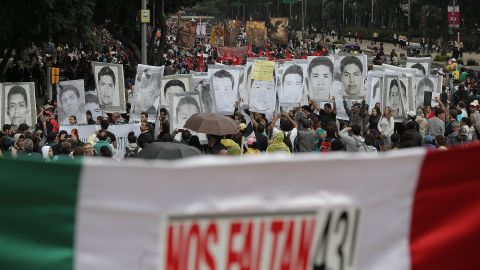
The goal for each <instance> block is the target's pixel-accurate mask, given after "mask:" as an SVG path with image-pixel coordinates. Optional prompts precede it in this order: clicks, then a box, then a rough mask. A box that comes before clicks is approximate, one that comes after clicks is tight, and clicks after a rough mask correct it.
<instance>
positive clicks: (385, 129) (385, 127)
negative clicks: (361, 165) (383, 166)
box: [377, 106, 395, 146]
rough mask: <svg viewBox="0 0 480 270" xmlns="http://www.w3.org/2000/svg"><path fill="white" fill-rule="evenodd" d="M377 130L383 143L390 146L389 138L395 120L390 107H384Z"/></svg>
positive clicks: (393, 128)
mask: <svg viewBox="0 0 480 270" xmlns="http://www.w3.org/2000/svg"><path fill="white" fill-rule="evenodd" d="M377 127H378V131H380V136H381V137H382V139H383V144H384V145H385V146H390V144H391V142H392V141H391V139H390V137H391V136H392V134H393V132H394V130H395V121H394V119H393V114H392V109H391V108H390V107H388V106H387V107H385V110H384V111H383V115H382V117H380V120H379V121H378V125H377Z"/></svg>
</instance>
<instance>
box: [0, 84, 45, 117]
mask: <svg viewBox="0 0 480 270" xmlns="http://www.w3.org/2000/svg"><path fill="white" fill-rule="evenodd" d="M1 93H2V102H1V103H2V106H1V110H2V115H1V119H2V121H1V124H2V125H4V124H10V125H13V126H17V127H18V126H19V125H20V124H23V123H26V124H27V125H28V126H30V127H31V126H34V125H35V124H37V115H36V113H37V112H36V103H35V83H33V82H18V83H8V82H6V83H2V92H1Z"/></svg>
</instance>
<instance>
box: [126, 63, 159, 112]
mask: <svg viewBox="0 0 480 270" xmlns="http://www.w3.org/2000/svg"><path fill="white" fill-rule="evenodd" d="M163 69H164V67H163V66H161V67H155V66H147V65H141V64H138V66H137V76H136V77H135V85H134V87H133V102H132V109H131V113H130V117H131V119H132V120H134V121H139V120H140V114H141V113H142V112H146V113H147V114H148V120H149V121H155V114H156V113H157V111H158V106H159V105H160V91H161V86H162V76H163Z"/></svg>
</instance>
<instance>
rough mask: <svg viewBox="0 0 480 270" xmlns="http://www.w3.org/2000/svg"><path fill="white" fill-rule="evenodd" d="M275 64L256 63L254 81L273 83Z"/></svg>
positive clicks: (266, 62)
mask: <svg viewBox="0 0 480 270" xmlns="http://www.w3.org/2000/svg"><path fill="white" fill-rule="evenodd" d="M274 68H275V62H272V61H256V62H255V64H254V65H253V74H252V79H253V80H257V81H273V69H274Z"/></svg>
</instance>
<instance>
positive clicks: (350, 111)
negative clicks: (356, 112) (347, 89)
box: [343, 98, 352, 116]
mask: <svg viewBox="0 0 480 270" xmlns="http://www.w3.org/2000/svg"><path fill="white" fill-rule="evenodd" d="M343 107H344V108H345V112H347V115H348V116H350V115H351V114H352V110H351V109H350V108H348V106H347V101H346V100H345V98H343Z"/></svg>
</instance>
